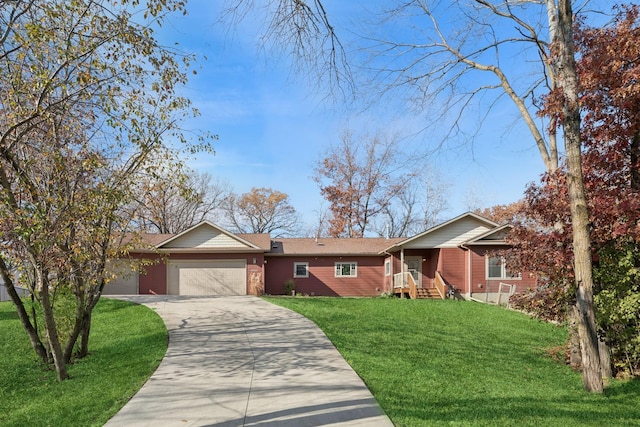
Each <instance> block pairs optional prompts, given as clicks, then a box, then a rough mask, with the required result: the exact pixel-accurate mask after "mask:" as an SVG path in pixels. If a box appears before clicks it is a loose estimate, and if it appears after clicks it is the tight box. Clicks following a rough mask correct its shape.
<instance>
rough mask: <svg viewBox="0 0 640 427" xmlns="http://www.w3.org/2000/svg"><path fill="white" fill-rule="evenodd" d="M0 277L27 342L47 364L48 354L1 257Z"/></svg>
mask: <svg viewBox="0 0 640 427" xmlns="http://www.w3.org/2000/svg"><path fill="white" fill-rule="evenodd" d="M0 277H2V280H3V281H4V286H5V289H6V290H7V293H8V294H9V297H10V298H11V301H12V302H13V305H15V307H16V310H17V311H18V318H19V319H20V323H22V327H23V328H24V330H25V331H26V332H27V336H28V337H29V341H30V342H31V347H33V350H34V351H35V352H36V354H37V355H38V357H39V358H40V360H42V362H43V363H45V364H48V363H49V361H50V360H49V353H48V352H47V349H46V348H45V346H44V344H42V341H40V337H39V336H38V330H37V329H36V328H35V327H34V326H33V324H32V323H31V320H30V319H29V313H27V310H26V309H25V307H24V304H23V303H22V299H21V298H20V295H18V292H17V291H16V288H15V285H14V283H13V280H12V278H11V276H10V274H9V268H8V266H7V264H6V263H5V262H4V260H3V259H2V257H0ZM34 321H35V318H34Z"/></svg>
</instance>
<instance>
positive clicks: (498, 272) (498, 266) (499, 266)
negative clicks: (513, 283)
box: [487, 257, 522, 280]
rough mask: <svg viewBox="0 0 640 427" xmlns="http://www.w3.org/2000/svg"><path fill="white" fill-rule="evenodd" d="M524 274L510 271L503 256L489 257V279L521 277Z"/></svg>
mask: <svg viewBox="0 0 640 427" xmlns="http://www.w3.org/2000/svg"><path fill="white" fill-rule="evenodd" d="M521 278H522V274H521V273H516V272H512V271H509V269H508V268H507V265H506V262H505V260H504V258H503V257H487V279H512V280H513V279H521Z"/></svg>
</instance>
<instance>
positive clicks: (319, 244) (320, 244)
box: [316, 242, 324, 246]
mask: <svg viewBox="0 0 640 427" xmlns="http://www.w3.org/2000/svg"><path fill="white" fill-rule="evenodd" d="M316 243H317V244H318V246H324V243H322V242H316Z"/></svg>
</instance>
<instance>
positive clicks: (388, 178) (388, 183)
mask: <svg viewBox="0 0 640 427" xmlns="http://www.w3.org/2000/svg"><path fill="white" fill-rule="evenodd" d="M415 178H416V174H415V173H414V172H413V171H412V169H411V155H410V154H409V153H406V152H404V151H403V149H402V147H401V146H400V144H399V142H398V139H397V138H392V137H388V136H386V135H383V134H376V135H374V136H373V137H368V136H362V137H358V136H355V135H353V134H352V133H351V132H348V131H347V132H345V133H344V134H343V136H342V138H341V141H340V143H339V144H338V145H333V146H331V147H330V148H329V149H327V151H326V152H325V154H324V155H323V158H322V159H320V161H319V162H318V165H317V166H316V168H315V171H314V175H313V179H314V180H315V181H316V182H317V183H318V186H319V187H320V193H321V194H322V195H323V196H324V198H325V199H326V200H327V201H328V202H329V209H330V211H331V215H332V216H331V219H330V220H329V234H330V235H331V236H333V237H340V236H343V237H363V236H364V235H365V233H366V232H367V231H368V230H369V229H370V228H371V225H372V223H373V221H374V219H375V218H376V217H378V216H380V215H381V214H383V213H384V212H385V210H388V209H391V208H390V206H391V203H392V200H393V199H394V198H396V197H401V196H408V198H405V202H406V201H409V202H411V203H413V200H411V195H410V194H408V193H407V190H408V187H409V186H410V183H412V182H413V181H414V180H415ZM408 212H410V211H408ZM405 214H407V211H405ZM400 222H401V223H403V222H404V223H405V224H406V223H407V221H406V220H403V221H400Z"/></svg>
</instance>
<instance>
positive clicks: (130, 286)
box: [102, 259, 138, 295]
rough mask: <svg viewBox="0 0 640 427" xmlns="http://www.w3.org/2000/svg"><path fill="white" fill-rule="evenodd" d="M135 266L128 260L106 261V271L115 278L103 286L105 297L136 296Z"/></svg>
mask: <svg viewBox="0 0 640 427" xmlns="http://www.w3.org/2000/svg"><path fill="white" fill-rule="evenodd" d="M137 268H138V267H137V264H136V263H135V262H131V261H129V260H119V259H113V260H111V259H110V260H108V261H107V271H109V272H110V273H112V274H113V275H114V276H115V277H114V278H111V280H110V281H108V282H107V284H106V285H104V290H103V291H102V293H103V294H105V295H137V294H138V270H137Z"/></svg>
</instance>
